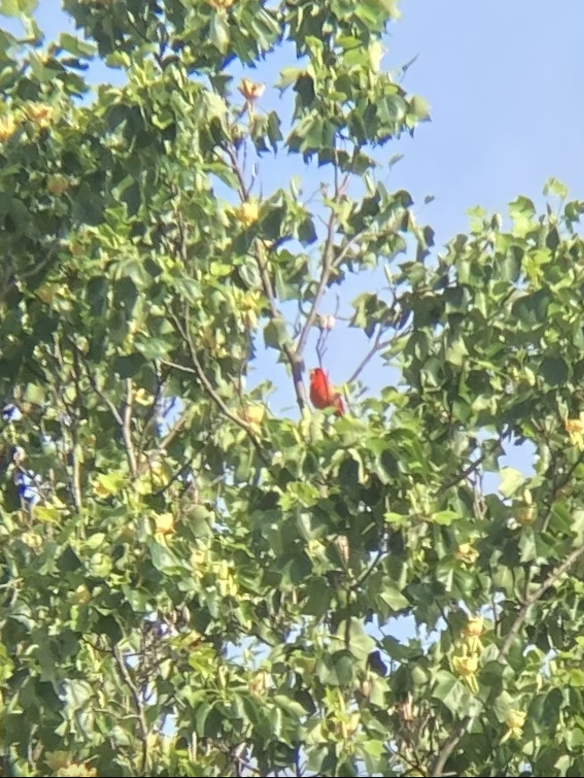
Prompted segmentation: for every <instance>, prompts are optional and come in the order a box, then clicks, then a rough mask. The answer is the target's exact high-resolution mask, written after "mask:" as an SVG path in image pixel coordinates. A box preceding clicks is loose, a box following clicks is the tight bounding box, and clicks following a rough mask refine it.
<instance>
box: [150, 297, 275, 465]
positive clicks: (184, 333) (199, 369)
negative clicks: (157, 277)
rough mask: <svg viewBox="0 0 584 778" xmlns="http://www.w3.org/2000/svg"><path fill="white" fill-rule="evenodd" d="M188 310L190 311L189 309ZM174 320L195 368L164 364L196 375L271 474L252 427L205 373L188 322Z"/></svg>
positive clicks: (173, 363) (174, 317)
mask: <svg viewBox="0 0 584 778" xmlns="http://www.w3.org/2000/svg"><path fill="white" fill-rule="evenodd" d="M187 310H188V309H187ZM171 317H172V320H173V321H174V323H175V324H176V327H177V329H178V331H179V334H180V335H181V337H182V339H183V340H184V342H185V343H186V346H187V349H188V352H189V355H190V358H191V362H192V365H193V367H192V368H191V367H188V366H186V365H180V364H178V363H176V362H168V361H165V362H164V364H166V365H168V366H169V367H174V368H176V369H178V370H183V371H185V372H187V373H191V374H192V375H195V376H196V377H197V379H198V381H199V383H200V385H201V386H202V387H203V389H204V390H205V392H206V393H207V395H208V396H209V397H210V398H211V400H213V402H214V403H215V405H216V406H217V407H218V408H219V410H220V411H221V412H222V413H223V414H224V415H225V416H226V417H227V418H228V419H230V420H231V421H232V422H234V424H237V426H238V427H241V429H242V430H245V432H246V433H247V436H248V438H249V439H250V441H251V442H252V444H253V446H254V448H255V450H256V451H257V453H258V455H259V457H260V459H261V460H262V462H263V463H264V465H265V466H266V467H267V469H268V471H270V472H271V463H270V461H269V459H268V457H267V455H266V453H265V451H264V450H263V448H262V445H261V443H260V441H259V440H258V438H257V437H256V435H255V433H254V431H253V429H252V427H251V425H250V424H248V423H247V422H246V421H244V420H243V419H240V418H239V416H236V415H235V414H234V413H233V412H232V411H230V410H229V408H228V407H227V405H226V404H225V403H224V401H223V400H222V399H221V397H220V396H219V395H218V394H217V392H216V391H215V388H214V387H213V384H212V383H211V382H210V381H209V379H208V378H207V376H206V374H205V371H204V370H203V366H202V365H201V363H200V361H199V358H198V356H197V351H196V349H195V344H194V343H193V339H192V337H191V334H190V332H189V329H188V320H187V321H186V322H185V323H186V326H185V327H183V326H182V324H181V322H180V321H179V318H178V316H176V314H175V313H174V312H172V313H171ZM187 317H188V313H187Z"/></svg>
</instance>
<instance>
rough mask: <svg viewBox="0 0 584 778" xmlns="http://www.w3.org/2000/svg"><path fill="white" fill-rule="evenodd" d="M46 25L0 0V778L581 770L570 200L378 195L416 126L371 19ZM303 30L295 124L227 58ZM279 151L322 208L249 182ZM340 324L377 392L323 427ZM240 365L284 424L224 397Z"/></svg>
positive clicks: (297, 188)
mask: <svg viewBox="0 0 584 778" xmlns="http://www.w3.org/2000/svg"><path fill="white" fill-rule="evenodd" d="M34 5H35V3H34V2H33V1H32V0H4V2H3V3H2V4H1V10H2V11H3V12H4V13H6V14H11V15H13V16H20V17H21V19H22V20H23V23H24V25H25V34H24V35H23V36H22V37H21V38H15V37H14V36H13V35H11V34H9V33H8V32H6V31H0V90H1V91H2V97H3V101H2V104H1V105H0V253H1V261H0V398H1V400H2V403H3V405H4V406H5V407H4V411H3V422H2V426H1V429H0V460H1V463H2V470H1V476H0V630H1V632H0V750H1V753H2V762H1V765H2V766H1V770H0V774H2V775H30V776H42V775H62V776H64V775H80V776H82V775H85V776H92V775H98V776H114V775H126V776H140V775H160V776H163V775H168V776H170V775H179V776H180V775H184V776H188V775H193V776H195V775H198V776H219V775H262V776H267V775H298V776H300V775H307V776H309V775H321V776H351V775H385V776H391V775H403V774H407V775H428V776H429V775H432V776H441V775H448V774H449V775H461V776H479V775H481V776H504V775H519V774H523V775H534V776H543V775H546V776H548V775H549V776H577V775H582V774H583V771H584V757H583V748H582V746H583V744H584V670H583V669H582V667H583V660H584V582H583V575H582V572H583V565H582V560H583V558H584V497H583V494H584V491H583V489H584V462H583V450H584V390H583V388H582V386H583V378H584V330H583V313H584V304H583V290H584V244H583V241H582V238H581V235H580V234H579V233H578V231H577V222H578V218H579V216H580V215H581V214H582V212H583V210H584V203H581V202H569V201H567V197H566V192H564V191H563V187H562V186H561V185H560V184H559V183H558V182H556V181H553V180H552V181H551V182H550V183H549V185H548V187H547V190H546V194H547V195H549V198H550V207H549V208H548V209H547V211H546V213H545V214H543V215H541V216H539V215H538V214H537V213H536V211H535V208H534V205H533V203H532V202H531V201H530V200H529V199H527V198H526V197H518V198H517V199H516V200H515V202H513V203H512V204H511V207H510V219H509V220H508V221H507V222H505V223H504V222H503V220H502V218H501V217H500V216H498V215H495V216H492V217H491V216H489V215H487V214H485V213H482V212H479V211H475V212H474V214H473V220H472V224H471V229H470V233H469V234H468V235H458V236H456V237H455V238H454V239H453V240H452V241H451V242H450V243H448V245H447V246H446V247H445V248H444V250H442V251H440V252H434V251H433V250H432V246H433V233H432V230H431V229H430V228H429V227H427V226H420V225H418V223H417V221H416V217H415V214H414V210H413V206H414V204H413V202H412V198H411V197H410V195H409V194H408V193H407V192H406V191H403V190H400V191H389V190H388V189H387V187H386V186H384V184H383V183H381V180H382V179H383V178H384V173H383V170H384V167H385V170H386V169H387V160H388V159H389V157H390V156H391V153H392V152H391V143H389V141H391V140H392V139H395V138H397V137H399V136H400V135H401V134H402V133H407V132H413V130H414V128H415V127H416V126H417V125H418V123H419V122H420V121H424V120H426V119H427V118H428V111H427V108H426V105H425V103H424V101H423V100H422V99H421V98H420V97H417V96H413V95H410V94H408V93H406V91H405V90H404V89H403V88H402V86H401V85H400V83H398V80H397V79H395V78H393V77H392V76H391V75H390V74H389V73H388V72H386V71H385V70H383V69H382V68H381V66H380V61H381V56H382V54H383V48H382V45H381V36H382V35H383V33H384V31H385V30H386V27H387V24H388V23H389V22H390V21H391V20H392V19H393V18H395V17H396V16H397V9H396V6H395V2H394V0H364V2H359V3H355V2H353V1H352V0H327V2H316V0H314V1H313V0H285V1H284V2H281V3H279V4H277V5H268V4H264V3H262V2H257V0H206V2H205V1H203V0H164V2H162V0H64V7H65V9H66V11H67V12H68V13H69V14H70V15H71V16H72V18H73V19H74V21H75V24H76V25H77V26H78V28H79V30H80V37H79V38H76V37H74V36H72V35H70V34H62V35H61V36H60V38H59V40H58V41H56V42H46V41H43V40H42V36H41V34H40V32H39V30H38V28H37V27H36V25H35V23H34V21H33V20H32V19H31V18H30V16H29V14H30V13H31V12H32V11H33V10H34ZM290 44H292V45H293V47H294V48H295V52H296V55H297V61H293V62H292V63H291V65H290V67H287V68H285V69H284V71H283V72H282V73H281V74H280V76H279V79H280V80H279V82H278V83H279V85H280V87H281V89H282V90H286V89H289V91H288V92H287V94H288V95H291V94H293V100H294V110H293V117H292V121H291V125H290V126H289V127H288V126H286V124H285V122H284V120H283V119H282V117H281V116H279V115H278V113H277V112H276V111H266V110H264V109H263V108H262V96H263V87H262V85H261V84H259V83H256V82H255V81H254V80H253V78H251V75H250V74H253V71H249V72H248V76H249V78H245V79H243V80H239V78H238V79H233V78H231V77H230V76H229V75H228V72H229V68H230V66H231V64H233V63H234V62H236V61H240V62H241V63H243V64H244V65H253V63H255V62H258V61H260V60H262V59H263V58H265V57H269V56H273V52H274V51H277V50H278V49H279V48H281V47H282V46H283V45H288V46H289V45H290ZM93 57H97V58H100V59H101V60H103V61H104V62H105V63H107V64H108V65H110V66H111V67H116V68H118V69H121V70H122V71H123V73H124V75H125V82H124V85H123V86H119V87H114V86H111V85H107V84H104V85H102V86H100V87H99V88H98V89H97V91H96V93H95V94H94V95H91V94H90V93H89V87H88V86H87V83H86V75H85V69H86V67H87V63H88V61H89V60H90V59H91V58H93ZM80 98H83V99H80ZM283 105H284V103H283ZM286 154H288V155H293V156H294V155H296V157H297V158H298V159H299V160H300V161H303V162H304V163H305V164H306V166H314V165H315V164H316V163H318V164H319V166H320V168H319V170H320V173H321V174H322V180H323V182H324V181H326V182H327V183H326V184H323V186H322V188H321V191H320V194H319V197H318V198H315V197H309V196H308V195H303V194H302V191H301V183H299V182H298V181H297V180H291V181H285V180H284V181H282V182H281V188H280V189H278V190H277V191H274V192H271V193H269V194H267V195H264V196H261V195H260V194H259V192H260V188H259V186H258V183H257V181H258V180H259V179H261V171H262V166H265V165H272V164H274V162H273V160H274V155H278V157H277V158H278V159H282V158H283V157H284V156H285V155H286ZM254 165H255V167H254ZM307 169H308V168H307ZM284 170H285V168H284ZM374 268H379V269H380V270H381V269H383V270H384V271H385V278H384V280H382V281H380V283H379V289H378V290H372V291H370V292H368V293H364V294H361V295H359V296H358V297H357V298H356V299H355V300H353V303H352V308H351V314H350V316H349V317H348V320H347V321H341V320H335V317H334V316H332V315H331V310H332V309H331V306H330V305H328V307H327V306H325V305H324V303H323V301H324V300H329V301H330V300H331V299H334V296H335V294H336V290H340V293H341V296H342V299H343V300H345V299H346V290H350V288H351V284H352V280H353V279H354V278H355V276H356V275H357V274H360V273H361V272H362V271H364V270H369V271H370V270H372V269H374ZM379 277H380V278H382V279H383V274H382V273H380V274H379ZM331 291H332V298H331V297H330V295H329V297H326V295H327V293H330V292H331ZM297 312H299V313H298V316H297V318H296V320H294V316H296V314H297ZM291 317H292V318H291ZM342 327H352V328H356V329H358V330H361V331H362V332H363V333H365V336H366V338H368V339H369V350H368V351H366V352H365V353H364V354H363V355H362V356H363V360H364V361H363V362H362V366H363V365H364V364H366V362H367V361H368V360H369V359H370V358H372V357H373V356H375V357H376V358H377V359H380V360H381V361H382V363H383V364H385V365H387V366H390V367H391V368H393V372H391V371H390V374H391V375H393V376H395V382H394V383H395V385H394V386H386V387H385V388H384V389H383V390H382V391H381V392H380V393H379V395H378V396H370V393H367V392H364V391H362V390H363V387H362V385H361V384H360V381H359V376H360V370H357V371H356V373H355V374H354V375H353V376H348V375H347V376H346V377H345V378H346V379H347V382H346V384H345V385H344V387H343V395H344V398H345V406H346V411H345V413H344V415H342V416H341V415H339V416H335V413H334V408H330V409H329V408H325V409H323V410H317V409H314V408H313V407H312V406H311V404H310V402H309V400H308V389H307V387H308V384H307V370H308V368H310V367H312V366H314V365H316V364H318V363H319V359H321V358H322V355H323V353H324V346H325V344H326V340H327V337H328V335H329V333H330V331H331V330H332V329H333V328H336V332H337V333H338V330H339V329H340V328H342ZM315 333H316V334H317V335H318V340H317V349H316V351H315V349H314V335H315ZM264 348H268V349H272V350H275V351H276V352H277V354H278V358H279V360H280V361H281V362H282V363H283V364H284V365H286V369H287V371H288V376H289V379H288V380H289V381H290V385H291V387H293V390H294V397H295V398H296V400H297V409H296V413H293V414H288V415H282V414H276V413H275V412H274V411H270V410H268V406H267V403H266V399H267V396H268V394H269V392H270V389H271V385H270V382H268V381H265V382H263V383H259V384H258V383H257V382H256V385H255V386H254V388H253V389H251V390H250V389H248V388H247V387H248V383H249V381H248V382H247V383H246V376H247V375H248V373H249V371H250V369H252V368H253V366H254V361H255V360H256V358H257V354H258V351H259V350H262V349H264ZM324 367H325V368H326V364H325V365H324ZM515 447H521V450H522V452H523V456H524V458H525V462H526V463H528V466H526V469H525V471H524V473H523V474H522V473H520V472H519V471H517V470H515V469H512V468H510V467H506V466H505V465H504V459H503V458H504V455H505V453H509V451H511V450H512V449H513V448H515ZM525 473H529V475H525ZM489 474H493V475H489ZM485 476H487V483H486V484H485ZM489 479H491V480H490V482H489ZM489 483H490V484H491V485H490V486H489ZM495 486H497V487H498V488H494V487H495ZM404 615H408V616H410V617H411V622H412V623H413V624H414V625H415V635H414V636H413V637H412V638H411V639H406V637H404V638H403V639H398V636H399V635H400V634H402V633H403V634H405V632H404V627H403V625H401V626H400V620H399V618H397V617H399V616H404Z"/></svg>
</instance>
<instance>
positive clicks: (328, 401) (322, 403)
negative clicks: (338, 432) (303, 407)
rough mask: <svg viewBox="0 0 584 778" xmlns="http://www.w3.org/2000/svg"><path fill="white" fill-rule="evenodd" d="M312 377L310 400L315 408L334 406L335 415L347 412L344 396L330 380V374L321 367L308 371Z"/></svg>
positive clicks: (321, 408)
mask: <svg viewBox="0 0 584 778" xmlns="http://www.w3.org/2000/svg"><path fill="white" fill-rule="evenodd" d="M308 377H309V379H310V402H311V403H312V404H313V405H314V407H315V408H318V409H319V410H323V409H324V408H334V409H335V416H342V415H343V414H344V413H345V406H344V404H343V398H342V397H341V395H340V394H339V392H337V390H336V389H335V388H334V387H333V386H332V385H331V383H330V381H329V380H328V375H327V374H326V373H325V372H324V370H323V369H322V368H320V367H315V368H314V369H312V370H309V371H308Z"/></svg>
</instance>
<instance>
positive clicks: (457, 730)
mask: <svg viewBox="0 0 584 778" xmlns="http://www.w3.org/2000/svg"><path fill="white" fill-rule="evenodd" d="M581 556H584V545H583V546H580V547H579V548H576V549H574V551H572V553H571V554H568V556H567V557H566V559H565V560H564V561H563V562H562V564H561V565H559V567H557V568H556V569H555V570H554V571H553V572H551V573H550V574H549V575H548V577H547V578H546V579H545V581H544V582H543V583H542V584H541V586H539V588H538V589H536V590H535V591H534V592H533V593H532V594H530V595H528V596H527V597H525V598H524V600H523V603H522V605H521V607H520V609H519V612H518V613H517V616H516V618H515V621H514V622H513V624H512V626H511V629H510V630H509V632H508V634H507V637H506V638H505V640H504V642H503V645H502V646H501V648H500V650H499V653H498V655H497V661H498V662H502V661H503V660H504V659H505V658H506V657H507V654H508V653H509V651H510V650H511V646H512V645H513V641H514V640H515V638H516V637H517V635H518V634H519V632H520V630H521V628H522V626H523V624H524V622H525V619H526V618H527V615H528V613H529V609H530V608H531V607H532V605H535V604H536V603H537V602H538V601H539V600H541V598H542V597H543V595H544V594H545V593H546V592H547V591H548V589H551V587H552V586H553V585H554V584H555V583H556V582H557V581H558V579H559V578H560V577H561V576H562V575H563V574H564V573H566V572H567V571H568V570H569V569H570V567H572V565H573V564H574V563H575V562H577V561H578V559H579V558H580V557H581ZM487 702H488V699H487V701H486V702H485V703H483V705H482V706H481V707H482V708H484V707H485V705H486V704H487ZM472 720H473V717H472V716H465V718H464V719H462V720H461V721H460V722H458V724H457V725H456V726H455V727H454V729H453V731H452V732H451V733H450V735H449V736H448V738H447V739H446V740H445V742H444V744H443V745H442V748H441V749H440V752H439V753H438V756H437V757H436V760H435V762H434V765H433V767H432V771H431V775H432V776H433V778H441V776H442V775H443V774H444V768H445V767H446V762H447V761H448V759H449V758H450V756H451V754H452V752H453V751H454V749H455V748H456V746H457V745H458V744H459V743H460V741H461V740H462V738H463V737H464V736H465V734H466V733H467V731H468V728H469V727H470V725H471V723H472Z"/></svg>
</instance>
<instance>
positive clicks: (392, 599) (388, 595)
mask: <svg viewBox="0 0 584 778" xmlns="http://www.w3.org/2000/svg"><path fill="white" fill-rule="evenodd" d="M379 596H380V597H381V599H382V600H383V602H385V603H386V604H387V605H389V607H390V608H391V609H392V610H393V611H396V612H397V611H401V610H403V609H404V608H408V607H409V605H410V603H409V600H408V599H407V598H406V597H404V595H403V594H402V593H401V592H400V591H399V589H397V588H396V587H394V586H390V585H388V584H385V585H384V587H383V591H382V592H381V594H380V595H379Z"/></svg>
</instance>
